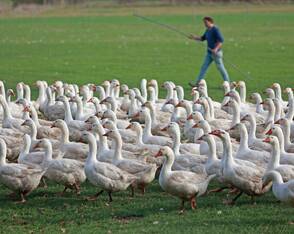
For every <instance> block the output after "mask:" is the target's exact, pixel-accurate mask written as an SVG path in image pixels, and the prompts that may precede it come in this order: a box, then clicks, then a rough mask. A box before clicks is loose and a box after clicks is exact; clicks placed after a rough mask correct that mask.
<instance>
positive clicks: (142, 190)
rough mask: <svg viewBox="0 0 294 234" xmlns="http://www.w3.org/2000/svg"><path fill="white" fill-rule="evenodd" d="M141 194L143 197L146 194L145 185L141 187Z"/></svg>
mask: <svg viewBox="0 0 294 234" xmlns="http://www.w3.org/2000/svg"><path fill="white" fill-rule="evenodd" d="M141 192H142V194H143V195H144V194H145V186H144V185H142V186H141Z"/></svg>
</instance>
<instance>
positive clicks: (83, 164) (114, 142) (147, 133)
mask: <svg viewBox="0 0 294 234" xmlns="http://www.w3.org/2000/svg"><path fill="white" fill-rule="evenodd" d="M35 85H36V86H37V87H38V92H39V93H38V98H37V99H36V100H35V101H33V100H31V90H30V86H29V85H27V84H24V83H23V82H21V83H18V84H17V86H16V94H15V93H14V91H13V90H12V89H7V90H6V89H5V87H4V83H3V82H2V81H0V104H1V108H0V123H1V128H0V183H1V184H3V185H4V186H6V187H7V188H9V189H10V190H12V191H13V195H14V196H18V195H19V196H20V201H19V202H21V203H23V202H25V201H26V200H25V199H26V196H27V195H29V194H30V193H31V192H32V191H33V190H35V189H37V188H38V186H42V185H43V186H46V181H47V180H48V181H51V182H53V183H57V184H60V185H63V186H64V191H63V192H62V194H63V193H65V192H66V190H67V189H71V190H73V191H75V192H76V193H77V194H79V193H80V189H81V187H82V184H83V183H84V182H85V181H86V180H88V181H89V182H90V183H91V184H92V185H93V186H97V187H98V188H99V189H97V191H99V192H98V193H97V194H95V195H94V196H92V197H89V198H88V199H89V200H94V199H96V198H97V197H98V196H99V195H100V194H101V193H103V192H104V191H105V192H107V193H108V196H109V201H112V193H113V192H119V191H122V190H126V189H127V188H129V187H130V190H131V194H132V195H134V192H135V190H137V189H139V190H141V191H142V193H144V192H145V188H146V186H148V184H150V183H152V181H153V180H154V179H155V178H156V177H157V176H158V181H159V184H160V186H161V188H162V189H163V190H164V191H165V192H167V193H169V194H171V195H173V196H176V197H179V198H180V199H181V211H183V209H184V202H185V201H189V202H190V205H191V208H192V209H195V208H196V206H197V203H196V198H197V197H199V196H201V195H204V194H207V193H210V192H217V191H221V190H223V189H229V193H231V194H236V196H235V197H234V199H232V200H228V201H227V203H228V204H233V203H234V202H235V201H236V200H237V198H238V197H240V196H241V195H242V194H243V193H245V194H247V195H249V196H251V198H254V197H255V196H260V195H263V194H264V193H266V192H268V191H269V190H271V188H272V192H273V194H274V196H275V197H276V198H277V199H278V200H280V201H283V202H288V203H292V204H294V143H293V140H294V122H293V117H294V98H293V89H292V88H289V87H288V88H285V89H284V90H283V91H282V89H281V86H280V85H279V84H278V83H274V84H273V85H272V86H271V87H270V88H267V89H266V90H265V91H264V93H265V95H266V96H267V98H265V99H262V98H261V95H260V94H259V93H253V94H251V95H250V97H249V98H248V99H250V100H251V101H250V102H248V101H247V99H246V84H245V82H243V81H239V82H232V83H228V82H224V83H223V88H224V98H223V101H222V102H221V103H220V102H216V101H213V100H212V99H211V98H210V97H209V94H208V90H207V85H206V82H205V81H204V80H203V81H201V82H200V84H199V86H198V87H197V88H196V87H195V88H193V89H192V91H191V96H192V98H191V97H189V98H187V99H185V96H184V89H183V87H182V86H179V85H175V84H174V83H173V82H171V81H166V82H164V83H163V84H162V85H161V88H162V89H165V90H166V98H165V99H160V98H159V86H158V83H157V81H156V80H150V81H147V80H146V79H142V80H141V84H140V88H129V87H128V86H127V85H125V84H122V85H121V84H120V82H119V81H118V80H111V81H104V82H103V83H102V85H94V84H87V85H83V86H81V87H78V86H77V85H75V84H68V83H63V82H62V81H55V82H54V83H53V84H52V85H48V84H47V82H46V81H37V82H36V83H35ZM283 92H284V93H285V96H287V100H283V95H282V94H283ZM13 96H16V97H15V98H12V97H13ZM285 96H284V97H285ZM188 99H189V100H188ZM157 171H158V172H160V173H159V175H157V173H156V172H157ZM213 178H215V180H216V181H217V183H215V184H216V185H217V186H218V187H217V188H215V189H213V190H211V191H207V187H208V184H209V182H210V181H211V180H212V179H213ZM40 184H41V185H40Z"/></svg>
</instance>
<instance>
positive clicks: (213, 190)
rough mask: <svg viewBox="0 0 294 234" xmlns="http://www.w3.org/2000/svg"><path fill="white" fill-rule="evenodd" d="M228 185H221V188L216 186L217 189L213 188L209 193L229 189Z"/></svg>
mask: <svg viewBox="0 0 294 234" xmlns="http://www.w3.org/2000/svg"><path fill="white" fill-rule="evenodd" d="M227 188H228V187H227V186H224V187H220V188H216V189H211V190H209V191H208V192H207V194H210V193H219V192H221V191H223V190H224V189H227Z"/></svg>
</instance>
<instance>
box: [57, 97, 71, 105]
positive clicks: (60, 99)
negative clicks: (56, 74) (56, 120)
mask: <svg viewBox="0 0 294 234" xmlns="http://www.w3.org/2000/svg"><path fill="white" fill-rule="evenodd" d="M56 101H58V102H63V103H65V102H68V98H67V97H66V96H58V97H57V98H56Z"/></svg>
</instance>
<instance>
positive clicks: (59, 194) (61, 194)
mask: <svg viewBox="0 0 294 234" xmlns="http://www.w3.org/2000/svg"><path fill="white" fill-rule="evenodd" d="M66 190H67V187H64V189H63V191H62V192H61V193H57V195H58V196H63V195H64V193H65V192H66Z"/></svg>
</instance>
